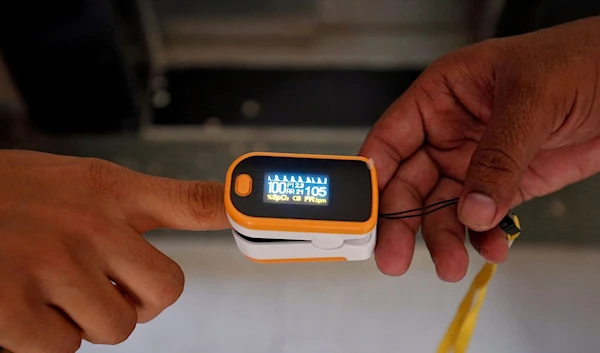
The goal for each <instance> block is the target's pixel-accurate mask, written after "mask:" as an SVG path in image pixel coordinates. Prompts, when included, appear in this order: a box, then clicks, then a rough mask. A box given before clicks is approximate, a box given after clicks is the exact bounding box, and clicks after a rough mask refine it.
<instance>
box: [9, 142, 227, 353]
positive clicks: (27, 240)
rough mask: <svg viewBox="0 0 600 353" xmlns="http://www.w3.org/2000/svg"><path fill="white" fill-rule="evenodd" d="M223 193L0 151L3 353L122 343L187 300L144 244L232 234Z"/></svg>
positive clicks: (101, 164) (167, 263)
mask: <svg viewBox="0 0 600 353" xmlns="http://www.w3.org/2000/svg"><path fill="white" fill-rule="evenodd" d="M228 227H229V223H228V221H227V218H226V216H225V211H224V208H223V187H222V185H221V184H218V183H208V182H184V181H177V180H170V179H164V178H157V177H151V176H147V175H143V174H140V173H136V172H134V171H131V170H128V169H125V168H122V167H119V166H117V165H114V164H111V163H109V162H106V161H102V160H97V159H87V158H76V157H65V156H57V155H51V154H45V153H38V152H26V151H6V150H5V151H0V278H1V279H2V289H1V290H0V346H2V347H4V348H6V349H7V350H9V351H12V352H18V353H36V352H40V353H42V352H43V353H51V352H57V353H58V352H60V353H66V352H75V351H76V350H77V349H78V348H79V346H80V344H81V340H82V339H85V340H87V341H90V342H93V343H101V344H117V343H120V342H122V341H124V340H125V339H126V338H127V337H128V336H129V335H130V334H131V332H132V331H133V329H134V328H135V326H136V323H141V322H147V321H149V320H151V319H153V318H154V317H155V316H157V315H158V314H159V313H160V312H162V311H163V310H164V309H165V308H167V307H169V306H170V305H171V304H173V303H174V302H175V301H176V300H177V299H178V298H179V296H180V294H181V293H182V290H183V285H184V275H183V272H182V271H181V269H180V268H179V266H178V265H177V264H176V263H175V262H173V261H172V260H170V259H169V258H167V257H166V256H165V255H163V254H162V253H160V252H159V251H158V250H157V249H155V248H154V247H153V246H152V245H150V244H149V243H148V242H147V241H146V240H144V239H143V238H142V236H141V234H142V233H144V232H146V231H149V230H151V229H155V228H176V229H187V230H209V229H224V228H228Z"/></svg>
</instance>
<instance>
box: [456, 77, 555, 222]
mask: <svg viewBox="0 0 600 353" xmlns="http://www.w3.org/2000/svg"><path fill="white" fill-rule="evenodd" d="M506 87H510V88H509V89H506V90H504V91H502V90H500V91H497V94H496V97H495V102H494V109H493V111H492V115H491V117H490V120H489V123H488V126H487V128H486V130H485V131H484V133H483V135H482V137H481V140H480V141H479V144H478V145H477V148H476V149H475V152H474V153H473V156H472V157H471V161H470V164H469V168H468V170H467V175H466V178H465V181H464V186H463V190H462V193H461V196H460V201H459V205H458V217H459V219H460V221H461V223H463V224H464V225H465V226H467V227H468V228H469V229H472V230H474V231H480V232H482V231H487V230H490V229H492V228H494V227H495V226H496V225H497V224H498V223H499V222H500V220H501V219H502V218H503V217H504V216H505V215H506V213H507V212H508V210H509V209H510V207H511V206H512V205H513V202H514V201H515V198H516V196H517V194H518V192H519V189H520V186H521V180H522V176H523V173H524V171H525V170H526V169H527V168H528V166H529V164H530V163H531V161H532V159H533V158H534V157H535V155H536V154H537V152H538V151H539V149H540V147H541V146H542V145H543V144H544V142H545V141H546V140H547V138H548V136H549V135H550V133H551V132H552V129H553V125H554V123H555V122H556V121H558V120H556V119H555V117H556V116H557V114H559V112H560V111H561V110H562V109H559V107H558V106H557V103H556V102H557V100H553V99H552V98H553V97H552V95H551V94H545V92H544V91H545V89H543V88H542V89H541V90H539V89H537V88H536V86H534V85H531V86H529V89H525V88H524V87H527V86H526V85H525V86H523V85H516V86H515V85H508V86H506ZM513 87H519V88H517V89H513ZM537 87H539V86H537ZM562 101H563V102H564V100H562ZM560 108H562V107H560Z"/></svg>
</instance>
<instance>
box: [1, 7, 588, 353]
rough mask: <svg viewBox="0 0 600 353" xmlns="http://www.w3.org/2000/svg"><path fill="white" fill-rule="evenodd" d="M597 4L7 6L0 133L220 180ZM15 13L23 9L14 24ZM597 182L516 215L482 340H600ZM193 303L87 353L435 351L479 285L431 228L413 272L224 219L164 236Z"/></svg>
mask: <svg viewBox="0 0 600 353" xmlns="http://www.w3.org/2000/svg"><path fill="white" fill-rule="evenodd" d="M598 14H600V3H599V2H593V1H581V0H571V1H568V2H567V1H550V0H535V1H511V0H507V1H499V0H481V1H477V0H421V1H410V0H404V1H400V0H395V1H393V0H371V1H366V0H345V1H342V0H310V1H309V0H305V1H294V0H286V1H282V0H280V1H275V0H243V1H242V0H237V1H235V0H220V1H219V0H210V1H209V0H203V1H192V0H138V1H134V0H121V1H112V0H94V1H92V0H68V1H61V2H58V3H57V2H44V3H41V4H36V6H35V7H32V6H31V5H30V4H28V3H25V2H11V1H4V2H2V4H0V55H1V57H2V63H1V65H0V147H2V148H25V149H35V150H43V151H49V152H55V153H65V154H73V155H81V156H95V157H100V158H105V159H108V160H112V161H114V162H117V163H119V164H122V165H125V166H127V167H130V168H133V169H135V170H139V171H142V172H146V173H151V174H155V175H163V176H169V177H176V178H181V179H211V180H223V177H224V173H225V170H226V168H227V167H228V165H229V163H230V162H231V161H232V160H233V159H234V158H236V157H237V156H239V155H240V154H242V153H244V152H247V151H253V150H271V151H289V152H308V153H340V154H355V153H356V152H357V151H358V148H359V147H360V144H361V143H362V141H363V139H364V137H365V135H366V133H367V132H368V130H369V128H370V126H371V125H372V124H373V123H374V122H375V121H376V120H377V118H378V117H379V116H380V114H381V113H382V112H383V111H384V110H385V109H386V108H387V107H388V106H389V105H390V104H391V103H392V102H393V100H394V99H396V98H397V97H398V96H399V95H401V94H402V92H403V91H404V90H405V89H406V88H407V87H408V86H409V85H410V84H411V82H412V81H413V80H414V79H415V78H416V77H417V76H418V75H419V73H420V72H421V71H422V70H423V69H424V68H425V67H426V66H427V65H428V64H429V63H431V61H433V60H435V59H436V58H437V57H439V56H441V55H443V54H444V53H447V52H449V51H452V50H455V49H457V48H460V47H462V46H464V45H468V44H470V43H473V42H476V41H480V40H483V39H486V38H490V37H494V36H506V35H513V34H519V33H524V32H527V31H531V30H535V29H539V28H543V27H547V26H551V25H555V24H558V23H563V22H567V21H570V20H574V19H577V18H582V17H586V16H591V15H598ZM15 20H16V21H15ZM598 200H600V178H598V177H594V178H591V179H589V180H586V181H583V182H581V183H579V184H576V185H573V186H570V187H568V188H566V189H564V190H561V191H560V192H557V193H555V194H553V195H549V196H547V197H545V198H541V199H537V200H534V201H531V202H529V203H527V204H526V205H523V206H521V207H519V209H518V210H517V211H518V213H519V215H520V217H521V219H522V222H523V224H524V227H525V232H524V233H523V235H522V236H521V237H520V238H519V240H518V242H517V243H515V246H514V247H513V250H511V258H510V260H509V261H508V263H507V264H505V265H503V266H501V268H500V270H499V272H498V277H497V278H496V279H495V280H494V282H493V284H492V287H491V289H490V294H489V296H488V300H487V302H486V304H485V306H484V309H483V313H482V317H481V322H480V324H479V326H478V329H477V331H476V333H475V337H474V342H473V347H472V349H471V351H472V352H489V353H495V352H503V353H504V352H557V353H558V352H561V353H562V352H568V351H574V352H597V351H598V349H597V347H599V346H600V338H599V336H598V335H597V332H598V329H599V327H600V316H599V315H598V314H600V307H599V306H598V304H597V302H598V300H597V299H598V298H600V273H599V271H598V269H599V268H600V248H599V247H598V245H599V244H600V234H599V233H600V223H599V222H598V220H597V218H596V217H597V215H598V214H599V211H600V207H599V206H598V204H599V202H598ZM147 236H148V238H149V239H150V240H151V241H152V242H153V243H154V244H155V245H156V246H157V247H158V248H159V249H161V250H163V251H164V252H165V253H166V254H167V255H169V256H172V257H173V258H174V259H175V260H176V261H178V262H179V263H180V264H181V265H182V267H183V269H184V271H185V272H186V276H187V282H188V285H187V288H186V291H185V293H184V295H183V297H182V299H181V301H180V302H178V303H177V304H176V305H175V306H174V307H172V308H170V309H169V310H168V311H167V312H166V313H165V314H164V315H163V316H161V317H159V318H158V319H157V320H156V321H153V322H152V323H149V324H146V325H143V326H140V328H139V329H138V330H137V331H136V332H135V333H134V335H133V336H132V338H131V339H130V340H129V341H127V342H126V343H124V344H122V345H120V346H118V347H104V346H97V347H94V346H90V345H85V346H84V347H83V348H82V350H81V351H83V352H227V353H229V352H261V353H264V352H273V353H278V352H357V353H362V352H417V353H421V352H434V351H435V347H436V345H437V343H438V341H439V339H440V338H441V335H442V334H443V331H444V330H445V328H446V325H447V324H448V323H449V321H450V319H451V317H452V315H453V313H454V310H455V308H456V305H457V304H458V303H459V301H460V299H461V297H462V295H463V294H464V292H465V291H466V289H467V286H468V283H469V280H470V279H471V278H472V276H473V275H474V272H475V271H477V270H478V269H479V267H480V266H481V262H480V261H479V259H478V257H477V256H473V262H472V263H471V268H470V270H469V275H468V277H467V278H466V279H465V280H464V281H462V282H460V283H458V284H446V283H442V282H440V281H439V280H438V279H437V278H436V276H435V272H434V269H433V266H432V265H431V264H430V262H431V261H430V258H429V256H428V255H427V253H426V249H425V248H424V246H423V245H422V243H421V242H419V244H418V247H417V251H416V254H415V260H414V263H413V267H412V268H411V270H410V271H409V273H408V274H407V275H406V276H404V277H402V278H388V277H385V276H383V275H381V274H379V273H378V272H377V270H376V268H375V266H374V263H373V262H372V261H367V262H365V263H356V264H354V263H353V264H311V265H281V266H264V265H262V266H261V265H255V264H251V263H249V262H247V261H246V260H245V259H243V258H242V257H241V255H240V254H239V253H238V252H237V249H236V248H235V245H234V243H233V240H232V239H231V237H230V235H229V234H228V233H227V232H214V233H213V232H208V233H196V234H194V233H189V232H171V231H162V232H153V233H151V234H148V235H147Z"/></svg>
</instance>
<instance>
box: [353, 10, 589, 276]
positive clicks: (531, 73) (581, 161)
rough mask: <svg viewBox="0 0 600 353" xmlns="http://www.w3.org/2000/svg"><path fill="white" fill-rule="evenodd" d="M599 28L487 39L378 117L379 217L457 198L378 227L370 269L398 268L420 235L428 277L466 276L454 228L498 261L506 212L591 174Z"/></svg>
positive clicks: (368, 149) (582, 24) (432, 71)
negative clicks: (433, 273)
mask: <svg viewBox="0 0 600 353" xmlns="http://www.w3.org/2000/svg"><path fill="white" fill-rule="evenodd" d="M599 75H600V18H590V19H586V20H581V21H577V22H573V23H569V24H566V25H561V26H557V27H554V28H549V29H545V30H541V31H538V32H533V33H529V34H525V35H521V36H515V37H509V38H501V39H492V40H488V41H484V42H481V43H478V44H475V45H472V46H469V47H466V48H464V49H462V50H458V51H456V52H453V53H450V54H448V55H446V56H444V57H442V58H441V59H439V60H437V61H436V62H434V63H433V64H432V65H430V67H428V68H427V69H426V70H425V72H424V73H423V74H422V75H421V76H420V77H419V78H418V79H417V80H416V82H414V84H413V85H412V86H411V87H410V88H409V89H408V90H407V92H405V94H403V95H402V97H400V98H399V99H398V100H397V101H396V102H395V103H394V104H393V105H392V106H391V107H390V108H389V109H388V110H387V112H385V114H384V115H383V116H382V117H381V119H380V120H379V121H378V122H377V124H376V125H375V126H374V127H373V129H372V131H371V133H370V134H369V136H368V137H367V140H366V141H365V143H364V145H363V147H362V150H361V152H360V154H361V155H364V156H368V157H372V158H373V159H374V161H375V165H376V167H377V169H378V174H379V183H380V186H381V188H382V198H381V208H382V212H385V213H390V212H397V211H402V210H406V209H413V208H417V207H422V206H424V205H428V204H431V203H434V202H436V201H440V200H445V199H450V198H454V197H460V200H459V203H458V205H457V206H456V207H451V208H446V209H444V210H441V211H438V212H435V213H432V214H430V215H427V216H425V217H423V218H422V219H421V218H415V219H406V220H381V224H380V228H379V234H380V237H379V241H378V244H377V247H376V250H375V257H376V260H377V264H378V267H379V268H380V270H381V271H382V272H384V273H386V274H389V275H401V274H403V273H405V272H406V271H407V269H408V268H409V265H410V262H411V259H412V255H413V251H414V244H415V234H416V232H417V230H418V229H419V227H420V226H422V227H421V229H422V235H423V238H424V240H425V243H426V245H427V247H428V249H429V252H430V254H431V256H432V259H433V261H434V263H435V266H436V270H437V273H438V276H439V277H440V278H441V279H443V280H445V281H458V280H460V279H462V278H463V277H464V275H465V273H466V270H467V265H468V254H467V251H466V248H465V245H464V243H465V226H466V227H467V228H468V229H469V230H470V231H469V238H470V240H471V243H472V245H473V246H474V247H475V248H476V249H477V250H478V251H479V253H480V254H481V255H482V256H483V257H484V258H485V259H486V260H487V261H489V262H493V263H500V262H503V261H504V260H505V259H506V257H507V253H508V245H507V242H506V241H505V238H504V237H505V235H504V234H503V232H502V231H501V230H499V229H498V228H497V227H496V226H497V224H498V223H499V221H500V220H501V219H502V217H503V216H505V215H506V213H507V212H508V210H509V209H510V208H511V207H514V206H516V205H518V204H520V203H522V202H524V201H526V200H529V199H531V198H534V197H540V196H543V195H547V194H549V193H552V192H554V191H557V190H559V189H561V188H563V187H565V186H567V185H568V184H571V183H575V182H577V181H580V180H582V179H584V178H587V177H590V176H592V175H593V174H595V173H597V172H599V171H600V76H599Z"/></svg>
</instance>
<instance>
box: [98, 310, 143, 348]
mask: <svg viewBox="0 0 600 353" xmlns="http://www.w3.org/2000/svg"><path fill="white" fill-rule="evenodd" d="M108 315H109V317H108V318H106V321H105V324H106V325H107V330H106V333H105V334H104V335H103V337H101V338H100V341H99V342H96V343H101V344H109V345H117V344H120V343H123V342H125V340H127V339H128V338H129V336H131V334H132V333H133V330H135V326H136V325H137V313H136V311H135V309H134V308H133V307H130V308H128V309H126V310H120V311H116V310H115V311H112V312H110V313H109V314H108Z"/></svg>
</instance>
